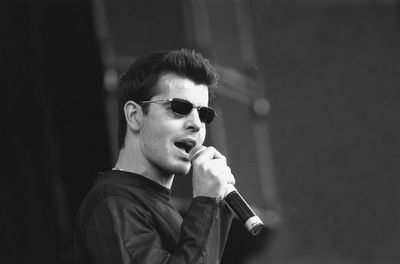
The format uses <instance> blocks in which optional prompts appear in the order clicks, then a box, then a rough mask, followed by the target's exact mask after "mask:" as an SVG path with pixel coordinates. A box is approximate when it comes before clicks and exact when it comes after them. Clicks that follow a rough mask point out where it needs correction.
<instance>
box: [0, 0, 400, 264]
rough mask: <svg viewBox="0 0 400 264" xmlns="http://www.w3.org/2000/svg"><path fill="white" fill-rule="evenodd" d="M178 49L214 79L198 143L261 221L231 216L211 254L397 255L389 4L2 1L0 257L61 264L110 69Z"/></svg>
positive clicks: (396, 31)
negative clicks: (213, 152)
mask: <svg viewBox="0 0 400 264" xmlns="http://www.w3.org/2000/svg"><path fill="white" fill-rule="evenodd" d="M183 47H187V48H193V49H196V50H198V51H200V52H201V53H203V54H204V55H205V56H207V57H208V58H210V59H211V61H212V62H213V63H214V64H215V65H216V67H217V69H218V71H219V73H220V75H221V81H220V85H219V89H218V91H217V96H216V98H215V99H214V100H213V101H212V106H213V107H214V108H216V109H217V111H218V119H217V121H216V122H215V124H214V125H213V126H210V127H208V139H207V144H209V145H214V146H216V147H217V148H219V149H220V150H221V151H222V152H223V153H225V154H226V155H227V157H228V162H229V164H230V166H231V168H232V171H233V173H234V175H235V177H236V179H237V186H238V189H239V190H240V191H241V193H242V195H243V196H244V197H245V198H246V200H247V201H248V202H249V203H250V204H251V206H252V207H253V208H254V209H255V210H256V211H257V213H258V214H259V215H260V217H261V218H262V220H263V221H264V223H265V224H266V228H265V230H264V231H263V232H262V233H261V234H260V235H259V236H257V237H251V236H250V235H249V234H248V233H247V232H246V231H245V230H244V228H243V227H242V224H241V223H240V222H238V221H237V220H235V221H234V223H233V225H232V229H231V233H230V235H229V242H228V244H227V247H226V250H225V254H224V258H223V263H237V264H258V263H259V264H261V263H274V264H275V263H276V264H286V263H304V264H306V263H329V264H331V263H332V264H333V263H345V264H350V263H351V264H353V263H367V264H368V263H382V264H383V263H385V264H390V263H400V250H399V245H400V212H399V209H398V208H399V207H398V206H399V202H400V199H399V198H400V197H399V196H400V194H399V193H400V192H399V189H400V183H399V175H400V165H399V164H400V162H399V161H400V152H399V150H400V148H399V147H400V139H399V136H398V135H399V134H400V123H399V120H400V106H399V99H400V90H399V86H400V5H399V1H396V0H381V1H378V0H375V1H374V0H319V1H318V0H248V1H245V0H169V1H161V0H159V1H157V0H147V1H130V0H114V1H106V0H93V1H88V0H36V1H35V0H0V65H1V68H0V70H1V72H0V78H1V79H0V81H1V82H0V83H1V88H2V91H3V92H2V96H1V98H2V100H1V101H2V103H1V108H2V111H1V116H2V127H3V128H2V129H1V131H2V142H3V143H2V145H1V146H2V152H3V157H4V158H2V159H1V160H2V166H1V170H2V180H1V192H0V193H1V199H0V200H1V211H0V212H1V215H0V219H1V220H0V221H1V222H0V224H1V229H0V230H1V233H0V237H1V240H2V241H1V242H2V245H3V246H2V247H1V252H2V253H1V257H0V258H1V263H71V259H70V255H71V238H72V234H73V226H74V219H75V215H76V212H77V210H78V208H79V205H80V203H81V201H82V199H83V198H84V196H85V194H86V193H87V191H88V190H89V189H90V187H91V186H92V184H93V181H94V180H95V179H96V177H97V172H98V171H104V170H108V169H110V168H111V167H112V166H113V164H114V161H115V159H116V154H117V149H116V130H117V123H116V122H117V118H116V103H117V102H116V94H115V89H116V84H117V79H118V75H119V74H120V73H121V72H122V71H123V70H124V69H125V68H126V67H127V65H129V63H130V62H131V61H132V60H133V59H134V58H135V57H136V56H139V55H142V54H146V53H149V52H152V51H155V50H165V49H180V48H183ZM174 184H175V185H174V187H173V189H172V194H173V196H174V198H176V201H178V204H179V202H182V201H183V202H182V204H184V201H187V199H189V198H190V196H191V189H190V188H191V187H190V186H191V182H190V177H184V176H180V177H177V178H176V180H175V183H174ZM182 208H184V207H182ZM396 208H397V209H396ZM182 210H183V213H184V209H182Z"/></svg>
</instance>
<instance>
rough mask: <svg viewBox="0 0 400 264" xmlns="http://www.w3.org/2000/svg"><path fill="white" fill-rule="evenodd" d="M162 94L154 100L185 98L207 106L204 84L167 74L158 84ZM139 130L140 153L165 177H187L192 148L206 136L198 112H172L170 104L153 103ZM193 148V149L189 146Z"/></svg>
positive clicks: (200, 143) (201, 142)
mask: <svg viewBox="0 0 400 264" xmlns="http://www.w3.org/2000/svg"><path fill="white" fill-rule="evenodd" d="M157 88H158V91H159V94H157V95H155V96H153V97H152V98H151V100H152V101H153V100H162V99H170V98H181V99H185V100H187V101H189V102H191V103H192V104H194V105H195V106H208V88H207V86H206V85H203V84H200V85H198V84H195V83H194V82H193V81H191V80H189V79H187V78H182V77H179V76H177V75H175V74H165V75H163V76H162V77H161V78H160V80H159V81H158V87H157ZM148 107H149V108H148V113H147V115H145V116H144V117H143V120H142V126H141V131H140V136H141V152H142V154H143V157H144V159H145V160H146V161H147V162H148V165H149V166H151V167H153V168H152V169H154V168H155V169H157V170H159V171H160V172H161V174H162V175H170V174H187V173H188V172H189V169H190V161H189V154H188V151H189V150H190V147H194V146H198V145H202V144H203V142H204V139H205V136H206V130H205V124H204V123H202V122H201V121H200V118H199V114H198V111H197V110H196V109H192V111H191V112H190V113H189V115H187V116H180V115H177V114H175V113H174V112H172V111H171V108H170V103H150V104H149V105H148ZM188 146H190V147H188Z"/></svg>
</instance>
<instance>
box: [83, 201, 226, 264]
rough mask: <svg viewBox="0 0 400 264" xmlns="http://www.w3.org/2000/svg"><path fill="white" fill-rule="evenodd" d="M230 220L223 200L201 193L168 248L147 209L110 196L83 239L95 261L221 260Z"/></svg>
mask: <svg viewBox="0 0 400 264" xmlns="http://www.w3.org/2000/svg"><path fill="white" fill-rule="evenodd" d="M128 205H129V206H128ZM231 221H232V213H231V211H230V210H229V208H228V207H227V206H226V204H225V202H224V201H222V200H219V199H214V198H209V197H196V198H194V199H193V200H192V203H191V206H190V208H189V211H188V213H187V214H186V216H185V218H184V220H183V223H182V225H181V234H180V238H179V241H178V243H177V244H176V246H175V248H174V249H173V250H172V251H168V250H167V248H168V247H167V246H166V245H165V244H164V243H165V242H164V241H163V240H162V238H161V237H160V234H159V233H158V231H157V227H156V226H154V225H155V224H154V223H153V220H152V216H151V215H150V213H149V212H148V211H146V210H145V209H144V208H143V207H141V206H139V205H135V204H133V205H132V202H131V201H129V200H128V199H126V198H123V197H108V198H107V199H106V200H104V201H102V202H100V203H99V204H98V205H97V206H96V207H95V208H94V210H93V212H92V213H91V214H90V217H89V220H88V222H87V226H86V228H85V229H86V232H85V235H84V241H85V242H84V243H85V245H86V248H87V250H88V254H89V255H90V256H91V259H92V261H93V262H94V263H104V264H105V263H123V264H128V263H141V264H146V263H149V264H150V263H151V264H158V263H169V264H177V263H219V262H220V260H221V258H222V252H223V249H224V246H225V242H226V239H227V236H228V231H229V228H230V224H231Z"/></svg>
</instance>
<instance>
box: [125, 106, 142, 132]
mask: <svg viewBox="0 0 400 264" xmlns="http://www.w3.org/2000/svg"><path fill="white" fill-rule="evenodd" d="M124 113H125V119H126V125H127V128H129V129H132V130H133V131H139V130H140V121H141V119H142V116H143V112H142V108H141V107H140V106H139V105H138V104H137V103H135V102H134V101H127V102H126V103H125V105H124Z"/></svg>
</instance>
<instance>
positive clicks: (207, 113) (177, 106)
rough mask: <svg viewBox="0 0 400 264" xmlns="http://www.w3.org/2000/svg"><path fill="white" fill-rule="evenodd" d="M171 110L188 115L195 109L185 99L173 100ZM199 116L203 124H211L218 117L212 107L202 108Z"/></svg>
mask: <svg viewBox="0 0 400 264" xmlns="http://www.w3.org/2000/svg"><path fill="white" fill-rule="evenodd" d="M171 109H172V111H174V112H175V113H177V114H179V115H188V114H190V112H191V111H192V109H193V104H192V103H191V102H189V101H186V100H183V99H173V100H172V101H171ZM199 116H200V120H201V122H204V123H207V124H209V123H211V122H212V121H213V119H214V117H215V116H216V114H215V111H214V110H213V109H212V108H211V107H207V106H204V107H200V109H199Z"/></svg>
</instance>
